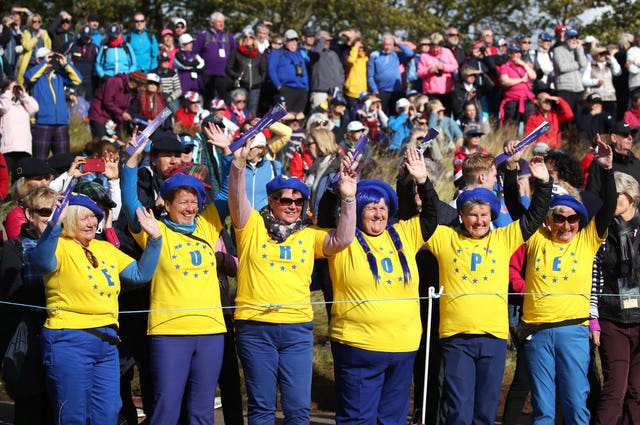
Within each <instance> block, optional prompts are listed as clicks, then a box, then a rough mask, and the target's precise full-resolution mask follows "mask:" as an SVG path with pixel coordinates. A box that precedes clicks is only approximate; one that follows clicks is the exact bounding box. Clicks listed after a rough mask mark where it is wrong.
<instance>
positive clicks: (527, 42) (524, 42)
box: [520, 40, 531, 44]
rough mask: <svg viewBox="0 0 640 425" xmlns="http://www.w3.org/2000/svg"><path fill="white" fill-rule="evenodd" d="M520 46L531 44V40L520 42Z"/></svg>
mask: <svg viewBox="0 0 640 425" xmlns="http://www.w3.org/2000/svg"><path fill="white" fill-rule="evenodd" d="M520 44H531V40H520Z"/></svg>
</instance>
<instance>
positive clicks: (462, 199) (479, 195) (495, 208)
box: [456, 187, 500, 220]
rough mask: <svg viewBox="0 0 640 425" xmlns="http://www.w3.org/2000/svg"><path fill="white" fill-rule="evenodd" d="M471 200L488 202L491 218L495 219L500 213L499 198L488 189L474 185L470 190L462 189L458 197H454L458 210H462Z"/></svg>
mask: <svg viewBox="0 0 640 425" xmlns="http://www.w3.org/2000/svg"><path fill="white" fill-rule="evenodd" d="M471 201H480V202H484V203H487V204H489V208H490V209H491V219H492V220H495V219H496V218H498V216H499V215H500V200H499V199H498V197H497V196H496V195H495V194H494V193H493V192H492V191H490V190H489V189H485V188H484V187H476V188H475V189H471V190H463V191H462V192H461V193H460V195H458V199H456V209H457V210H458V212H460V211H462V210H463V209H464V205H465V204H466V203H467V202H471Z"/></svg>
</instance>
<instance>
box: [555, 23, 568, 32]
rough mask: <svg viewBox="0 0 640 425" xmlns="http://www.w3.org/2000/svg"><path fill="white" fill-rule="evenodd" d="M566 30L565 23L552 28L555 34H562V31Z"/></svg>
mask: <svg viewBox="0 0 640 425" xmlns="http://www.w3.org/2000/svg"><path fill="white" fill-rule="evenodd" d="M566 30H567V26H566V25H562V24H559V25H556V28H555V29H554V30H553V31H554V32H555V33H556V34H562V33H563V32H565V31H566Z"/></svg>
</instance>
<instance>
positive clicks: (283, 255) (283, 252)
mask: <svg viewBox="0 0 640 425" xmlns="http://www.w3.org/2000/svg"><path fill="white" fill-rule="evenodd" d="M280 259H281V260H291V247H290V246H289V245H284V246H281V247H280Z"/></svg>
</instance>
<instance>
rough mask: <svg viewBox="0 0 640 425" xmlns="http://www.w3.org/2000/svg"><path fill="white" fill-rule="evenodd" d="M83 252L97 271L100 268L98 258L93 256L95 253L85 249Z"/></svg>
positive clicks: (83, 248)
mask: <svg viewBox="0 0 640 425" xmlns="http://www.w3.org/2000/svg"><path fill="white" fill-rule="evenodd" d="M82 250H83V251H84V255H85V257H87V260H89V263H90V264H91V265H92V266H93V268H94V269H97V268H98V259H97V258H96V256H95V255H93V252H91V251H89V250H88V249H87V248H85V247H82Z"/></svg>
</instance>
